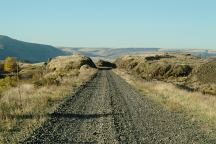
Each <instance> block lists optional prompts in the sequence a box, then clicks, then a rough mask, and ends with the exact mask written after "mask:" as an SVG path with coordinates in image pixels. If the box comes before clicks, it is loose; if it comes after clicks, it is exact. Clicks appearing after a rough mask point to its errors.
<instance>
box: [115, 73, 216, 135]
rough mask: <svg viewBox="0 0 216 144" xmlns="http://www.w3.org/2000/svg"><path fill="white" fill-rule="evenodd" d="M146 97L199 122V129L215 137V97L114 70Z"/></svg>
mask: <svg viewBox="0 0 216 144" xmlns="http://www.w3.org/2000/svg"><path fill="white" fill-rule="evenodd" d="M114 72H115V73H117V74H118V75H120V76H121V77H122V78H124V79H125V80H126V81H127V82H128V83H130V84H131V85H132V86H133V87H135V88H136V89H138V90H139V91H140V92H141V93H143V94H144V95H145V96H146V97H148V98H150V99H152V100H154V101H156V102H158V103H160V104H162V105H163V106H164V107H165V108H167V109H168V110H170V111H174V112H177V111H178V112H179V111H181V112H184V113H186V114H187V115H188V116H189V118H190V119H191V120H192V121H197V122H200V123H201V124H200V125H201V128H202V129H203V130H204V131H205V132H207V133H208V134H210V135H213V136H214V137H215V136H216V133H215V132H216V97H215V96H211V95H204V94H202V93H201V92H189V91H186V90H183V89H179V88H177V87H176V86H175V85H173V84H171V83H166V82H161V81H144V80H142V79H138V78H136V77H135V76H132V75H129V74H128V73H126V72H125V71H122V70H114Z"/></svg>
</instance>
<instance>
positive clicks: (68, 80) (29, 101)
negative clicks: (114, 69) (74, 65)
mask: <svg viewBox="0 0 216 144" xmlns="http://www.w3.org/2000/svg"><path fill="white" fill-rule="evenodd" d="M95 72H96V70H94V69H85V70H81V71H80V72H79V73H78V74H77V75H74V72H73V71H71V73H69V74H68V76H65V77H63V78H62V80H61V84H60V85H44V86H41V87H35V85H33V84H32V83H20V84H18V86H17V87H11V88H7V90H5V91H4V92H2V93H1V97H0V143H18V142H19V141H20V140H21V139H23V138H24V137H25V136H27V135H29V134H30V133H31V132H32V131H33V130H34V129H35V128H37V127H39V126H40V125H41V124H42V123H43V122H44V121H45V120H46V118H47V117H48V115H49V113H52V112H53V111H54V110H55V109H56V108H57V107H58V105H59V104H60V103H61V102H62V101H63V99H64V98H66V97H67V96H70V95H72V93H73V92H74V90H75V89H76V88H78V87H79V86H80V85H81V84H82V83H83V82H85V81H87V80H89V78H90V77H91V76H92V75H93V74H94V73H95ZM19 93H20V95H19Z"/></svg>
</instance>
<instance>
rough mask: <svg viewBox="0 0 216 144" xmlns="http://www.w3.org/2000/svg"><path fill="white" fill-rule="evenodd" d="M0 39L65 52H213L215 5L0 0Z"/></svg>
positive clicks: (213, 0) (198, 1) (198, 0)
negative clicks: (77, 49) (125, 49)
mask: <svg viewBox="0 0 216 144" xmlns="http://www.w3.org/2000/svg"><path fill="white" fill-rule="evenodd" d="M0 35H7V36H10V37H12V38H15V39H19V40H23V41H28V42H35V43H43V44H50V45H54V46H68V47H116V48H121V47H136V48H139V47H148V48H150V47H157V48H209V49H216V0H0Z"/></svg>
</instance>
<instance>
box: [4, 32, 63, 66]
mask: <svg viewBox="0 0 216 144" xmlns="http://www.w3.org/2000/svg"><path fill="white" fill-rule="evenodd" d="M65 54H66V52H63V51H62V50H60V49H57V48H55V47H53V46H49V45H43V44H35V43H28V42H23V41H19V40H15V39H12V38H10V37H7V36H3V35H0V59H4V58H5V57H7V56H13V57H16V58H18V59H20V60H26V61H30V62H41V61H46V60H47V59H48V58H52V57H56V56H59V55H65Z"/></svg>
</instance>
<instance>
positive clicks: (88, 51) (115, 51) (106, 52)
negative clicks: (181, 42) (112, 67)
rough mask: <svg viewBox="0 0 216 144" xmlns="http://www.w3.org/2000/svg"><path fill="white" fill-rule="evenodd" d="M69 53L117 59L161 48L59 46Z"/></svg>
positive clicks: (152, 51)
mask: <svg viewBox="0 0 216 144" xmlns="http://www.w3.org/2000/svg"><path fill="white" fill-rule="evenodd" d="M59 49H61V50H62V51H65V52H66V53H67V54H76V53H79V54H81V55H86V56H88V57H91V58H93V59H104V60H115V59H116V58H118V57H120V56H123V55H134V54H142V53H155V52H158V51H159V50H160V48H73V47H59Z"/></svg>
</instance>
